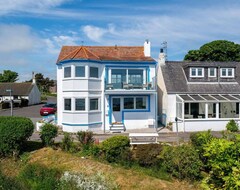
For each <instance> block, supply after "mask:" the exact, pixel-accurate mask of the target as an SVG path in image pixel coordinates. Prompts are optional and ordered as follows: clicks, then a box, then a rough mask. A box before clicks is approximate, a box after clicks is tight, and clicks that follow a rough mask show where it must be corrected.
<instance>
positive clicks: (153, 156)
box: [134, 144, 162, 166]
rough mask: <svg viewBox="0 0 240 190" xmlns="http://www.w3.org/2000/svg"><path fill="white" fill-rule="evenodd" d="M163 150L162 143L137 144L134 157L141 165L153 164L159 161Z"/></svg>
mask: <svg viewBox="0 0 240 190" xmlns="http://www.w3.org/2000/svg"><path fill="white" fill-rule="evenodd" d="M161 150H162V145H160V144H142V145H137V147H136V149H135V150H134V158H135V160H136V161H137V163H138V164H139V165H140V166H153V165H156V164H157V163H158V160H159V159H158V158H157V156H159V154H160V152H161Z"/></svg>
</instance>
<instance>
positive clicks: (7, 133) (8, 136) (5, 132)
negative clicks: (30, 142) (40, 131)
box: [0, 117, 34, 156]
mask: <svg viewBox="0 0 240 190" xmlns="http://www.w3.org/2000/svg"><path fill="white" fill-rule="evenodd" d="M33 130H34V125H33V123H32V121H31V120H30V119H28V118H24V117H0V156H1V155H2V156H9V155H13V156H18V155H19V153H20V151H21V150H22V147H23V144H24V143H25V142H26V141H27V139H28V138H29V137H30V136H31V135H32V133H33Z"/></svg>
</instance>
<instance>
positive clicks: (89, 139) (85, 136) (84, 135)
mask: <svg viewBox="0 0 240 190" xmlns="http://www.w3.org/2000/svg"><path fill="white" fill-rule="evenodd" d="M77 139H78V141H79V142H80V145H81V146H82V148H83V149H88V148H89V147H90V146H91V145H93V143H94V138H93V132H92V131H78V132H77Z"/></svg>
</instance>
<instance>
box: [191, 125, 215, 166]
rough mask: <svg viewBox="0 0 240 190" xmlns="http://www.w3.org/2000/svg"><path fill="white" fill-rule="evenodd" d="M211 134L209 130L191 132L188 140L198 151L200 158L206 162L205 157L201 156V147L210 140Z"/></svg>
mask: <svg viewBox="0 0 240 190" xmlns="http://www.w3.org/2000/svg"><path fill="white" fill-rule="evenodd" d="M212 138H213V136H212V134H211V131H210V130H208V131H204V132H197V133H191V134H190V140H191V143H192V145H193V146H194V148H195V149H196V150H197V152H198V153H199V156H200V159H201V160H202V161H203V162H204V163H206V158H205V157H204V156H203V152H204V150H203V147H204V145H206V144H207V143H208V142H210V141H211V140H212Z"/></svg>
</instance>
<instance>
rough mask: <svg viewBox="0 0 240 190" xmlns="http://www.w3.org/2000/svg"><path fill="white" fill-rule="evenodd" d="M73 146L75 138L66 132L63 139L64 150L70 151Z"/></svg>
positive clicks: (62, 146)
mask: <svg viewBox="0 0 240 190" xmlns="http://www.w3.org/2000/svg"><path fill="white" fill-rule="evenodd" d="M72 147H73V138H72V135H71V134H70V133H66V132H65V133H64V137H63V139H62V143H61V148H62V150H64V151H70V150H71V148H72Z"/></svg>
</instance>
